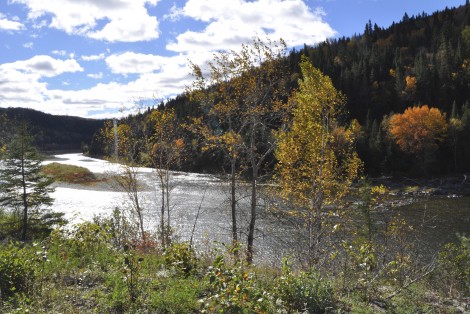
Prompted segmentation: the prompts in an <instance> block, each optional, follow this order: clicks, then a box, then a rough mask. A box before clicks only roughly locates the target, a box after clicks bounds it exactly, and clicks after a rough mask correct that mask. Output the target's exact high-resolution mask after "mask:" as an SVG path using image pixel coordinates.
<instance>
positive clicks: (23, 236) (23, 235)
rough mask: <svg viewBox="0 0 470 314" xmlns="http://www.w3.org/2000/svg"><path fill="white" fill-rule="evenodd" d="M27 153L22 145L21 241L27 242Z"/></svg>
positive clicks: (22, 144)
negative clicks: (25, 162)
mask: <svg viewBox="0 0 470 314" xmlns="http://www.w3.org/2000/svg"><path fill="white" fill-rule="evenodd" d="M24 161H25V152H24V143H23V142H22V143H21V185H22V187H23V195H22V198H23V223H22V226H21V241H25V240H26V234H27V232H28V198H27V195H28V194H27V191H26V183H27V182H26V174H25V164H24Z"/></svg>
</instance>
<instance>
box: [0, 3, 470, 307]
mask: <svg viewBox="0 0 470 314" xmlns="http://www.w3.org/2000/svg"><path fill="white" fill-rule="evenodd" d="M191 70H192V74H193V77H194V80H193V83H192V85H191V86H188V87H187V90H186V91H185V92H184V93H183V94H181V95H179V96H178V97H176V98H175V99H172V100H169V101H166V102H161V103H159V104H156V106H155V107H154V108H150V107H148V108H143V109H142V110H141V112H140V113H138V114H135V115H131V116H128V117H125V118H123V119H120V120H114V121H113V120H108V121H104V122H103V121H97V122H96V123H97V125H98V124H99V123H103V125H102V127H101V126H99V129H98V130H97V131H96V132H95V133H94V134H93V136H92V138H91V142H90V145H86V143H85V142H84V143H83V144H82V145H80V146H81V149H82V151H83V153H84V154H86V155H90V156H95V157H100V158H104V159H107V160H110V161H112V162H115V163H119V166H120V169H121V172H119V173H115V174H113V175H111V176H110V177H108V178H101V179H103V180H104V181H106V180H109V182H112V184H114V186H115V187H116V188H117V189H119V191H120V192H122V193H123V194H124V195H125V197H126V202H125V203H126V204H124V202H123V203H122V204H120V205H119V206H117V207H116V208H115V209H114V211H113V213H112V214H111V213H110V214H109V215H108V216H99V217H95V219H93V221H86V222H82V223H79V224H75V225H73V226H67V227H64V225H65V224H66V221H65V220H64V219H63V217H62V215H61V213H55V215H53V214H51V211H50V209H51V206H53V199H52V198H51V197H50V194H51V193H53V190H54V187H53V181H60V182H63V183H62V184H65V185H66V186H70V185H72V184H81V186H80V188H83V189H86V188H88V189H93V188H94V187H96V186H97V185H96V184H99V183H100V182H101V181H100V182H98V181H99V180H97V178H95V177H93V174H92V173H89V171H87V170H88V169H86V168H80V167H73V166H70V165H62V164H60V162H55V163H52V164H48V165H46V166H43V165H42V164H41V162H42V159H41V157H40V154H39V152H38V149H37V148H36V147H37V145H38V144H37V142H35V141H34V136H33V135H32V134H33V133H34V131H31V129H30V126H29V125H28V124H27V123H25V122H22V123H16V121H15V119H13V118H11V117H10V116H7V115H6V114H3V115H2V114H0V122H1V123H2V125H4V126H6V125H9V126H11V127H8V128H2V129H0V157H1V167H0V191H1V193H0V226H1V227H2V228H1V229H0V240H1V241H2V244H1V250H0V311H5V312H7V313H23V312H32V311H37V312H43V313H63V312H83V313H92V312H104V313H417V312H419V313H421V312H436V313H439V312H442V313H447V312H455V313H464V312H465V311H467V310H468V307H469V306H470V303H469V298H468V296H469V293H470V285H469V283H470V244H469V242H470V241H469V238H468V235H467V234H457V235H455V239H456V240H455V241H453V242H451V243H446V244H442V246H440V247H439V248H436V247H434V246H433V243H424V242H423V241H420V240H419V239H421V238H420V236H421V235H423V234H426V233H432V232H433V227H432V225H431V224H430V222H429V221H430V219H431V220H432V217H431V218H430V217H427V216H426V215H427V214H428V212H427V211H426V210H425V211H424V215H423V217H422V222H421V224H419V225H416V226H414V225H411V223H410V222H409V221H407V220H406V219H405V218H403V217H402V216H401V215H400V206H401V205H402V203H399V202H398V203H399V204H398V205H397V199H398V198H397V196H404V198H401V199H400V201H402V202H406V201H409V202H411V203H413V202H417V200H418V199H425V200H426V202H425V205H424V206H425V207H427V204H428V203H427V202H428V200H429V203H431V198H432V194H433V193H434V192H435V191H437V189H435V188H434V187H432V186H431V187H421V186H399V187H397V186H393V185H390V184H388V183H390V182H391V181H392V180H393V179H394V178H401V177H407V178H411V179H410V180H412V181H413V182H418V181H419V180H421V179H423V178H424V179H426V180H431V179H432V178H434V177H439V178H445V177H451V176H454V177H457V178H458V180H459V182H458V186H457V188H459V189H458V190H455V191H454V190H452V191H451V192H449V193H448V194H446V195H445V197H444V198H443V199H444V200H451V201H452V200H454V199H457V200H463V201H465V200H466V199H468V195H457V194H453V193H454V192H455V193H457V192H459V193H468V187H469V182H467V177H466V176H465V174H466V173H467V172H468V171H469V170H470V164H469V163H468V161H469V160H470V143H469V141H470V88H469V87H470V4H469V3H468V1H467V4H466V5H464V6H461V7H459V8H454V9H445V10H443V11H441V12H436V13H434V14H432V15H426V14H424V13H423V14H421V15H418V16H411V17H410V16H408V15H406V14H405V16H404V17H403V19H402V21H401V22H399V23H396V24H395V23H394V24H393V25H391V26H390V27H389V28H386V29H382V28H380V27H378V26H377V25H372V22H368V23H367V24H366V26H365V30H364V33H363V34H361V35H356V36H353V37H352V38H339V39H332V40H328V41H327V42H324V43H321V44H319V45H318V46H315V47H307V46H305V47H303V48H302V49H300V50H298V51H297V50H292V51H289V50H288V49H287V48H286V45H285V43H284V42H283V40H282V39H279V40H270V39H261V38H254V39H253V41H252V42H250V43H246V44H244V45H242V47H241V48H240V49H239V50H236V51H235V50H234V51H219V52H217V53H215V54H214V55H213V59H212V60H210V61H209V62H208V63H206V64H195V63H191ZM43 118H44V119H46V118H45V117H43ZM95 126H96V125H95ZM89 129H92V128H91V127H90V128H89ZM79 130H80V132H81V133H82V134H85V133H84V130H85V129H79ZM93 130H96V128H94V129H93ZM80 132H79V133H80ZM53 133H54V132H53ZM55 136H57V133H56V134H55ZM81 157H83V156H81ZM59 161H60V160H59ZM142 166H145V167H148V168H151V169H152V175H154V177H153V179H154V180H155V181H156V182H157V184H156V185H155V187H156V188H155V190H153V191H151V192H152V193H153V194H155V195H157V194H158V200H159V202H158V203H155V204H152V208H151V211H153V214H154V215H153V216H152V219H154V220H155V221H153V222H154V228H152V229H150V230H149V229H146V225H145V221H146V219H148V218H149V217H148V216H147V215H149V210H148V208H145V204H146V203H145V202H143V198H142V196H143V188H142V186H143V183H142V182H141V176H139V175H140V174H139V171H141V170H140V169H142V168H140V167H142ZM148 168H147V169H148ZM174 171H194V172H208V173H214V174H217V176H218V178H221V181H220V182H219V183H218V184H220V185H223V186H224V188H225V189H226V190H225V194H224V195H225V196H226V201H225V202H224V204H220V205H219V206H220V211H224V212H227V213H228V216H227V217H229V218H227V219H229V220H230V221H229V225H230V230H228V241H226V242H224V243H217V246H211V245H209V243H208V242H210V239H207V241H208V242H207V243H205V244H203V245H202V247H201V246H199V247H198V246H197V245H195V244H194V243H193V234H194V230H195V228H196V223H197V219H198V217H199V215H200V214H201V212H203V211H204V208H203V201H202V200H203V199H204V196H205V192H204V195H203V196H202V200H201V202H200V205H199V207H198V208H190V207H185V208H184V210H186V211H187V212H189V211H197V213H196V215H195V217H196V218H195V222H194V225H193V229H192V232H191V237H190V239H187V240H188V241H179V239H177V238H176V237H174V231H175V228H178V226H177V225H176V223H175V222H174V220H173V218H174V217H173V216H172V214H173V206H174V202H175V200H174V198H172V193H173V191H174V188H175V187H174V186H173V185H172V180H174V177H175V172H174ZM180 174H181V173H180ZM462 176H464V178H465V179H464V181H462V182H461V177H462ZM78 178H79V179H80V180H81V181H80V182H79V183H77V179H78ZM101 183H102V182H101ZM454 187H455V186H454ZM185 192H186V193H190V191H189V190H188V191H185ZM451 193H452V194H451ZM218 209H219V208H218ZM155 217H156V218H155ZM266 217H270V219H273V220H275V221H276V222H277V225H276V228H279V229H282V228H285V229H282V230H281V232H283V231H285V232H286V233H285V234H282V236H281V238H284V239H283V240H291V241H292V242H291V243H293V242H295V245H292V247H291V248H290V249H291V250H290V251H289V254H286V255H285V256H283V257H282V262H281V264H275V263H274V262H273V261H268V262H267V263H262V262H259V263H258V260H257V259H256V257H257V252H258V250H257V249H258V248H257V243H259V242H257V240H259V239H260V238H264V237H265V236H266V234H261V232H260V228H259V226H260V220H262V219H265V218H266ZM241 218H242V219H241ZM420 218H421V217H420ZM61 227H62V228H61ZM264 231H266V233H267V232H270V231H271V232H274V230H264ZM287 232H288V233H287ZM209 248H210V249H209Z"/></svg>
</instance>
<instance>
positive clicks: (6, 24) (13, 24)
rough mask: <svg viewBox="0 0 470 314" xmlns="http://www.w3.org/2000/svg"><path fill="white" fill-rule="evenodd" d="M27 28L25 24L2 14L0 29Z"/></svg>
mask: <svg viewBox="0 0 470 314" xmlns="http://www.w3.org/2000/svg"><path fill="white" fill-rule="evenodd" d="M23 29H25V26H24V25H23V24H22V23H20V22H17V21H11V20H8V19H6V18H4V17H3V15H1V14H0V30H4V31H20V30H23Z"/></svg>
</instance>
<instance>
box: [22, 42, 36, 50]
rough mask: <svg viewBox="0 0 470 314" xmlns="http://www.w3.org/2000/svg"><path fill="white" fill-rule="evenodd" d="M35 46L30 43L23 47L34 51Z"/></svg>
mask: <svg viewBox="0 0 470 314" xmlns="http://www.w3.org/2000/svg"><path fill="white" fill-rule="evenodd" d="M33 46H34V43H32V42H28V43H24V44H23V47H25V48H27V49H33Z"/></svg>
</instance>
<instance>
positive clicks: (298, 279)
mask: <svg viewBox="0 0 470 314" xmlns="http://www.w3.org/2000/svg"><path fill="white" fill-rule="evenodd" d="M274 287H275V288H274V291H275V297H276V298H277V302H276V303H278V304H279V303H281V304H282V306H283V307H285V309H286V310H287V311H288V312H289V313H291V312H292V311H298V312H301V313H325V312H326V311H327V309H328V308H330V307H331V306H332V304H333V288H332V286H331V284H330V282H329V281H327V280H325V279H323V278H322V277H321V276H320V274H319V273H318V272H316V271H314V270H311V271H309V272H300V273H299V274H298V275H294V274H292V272H291V270H290V268H289V265H288V264H287V261H284V266H283V275H282V276H281V277H279V278H277V279H276V280H275V285H274Z"/></svg>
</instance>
